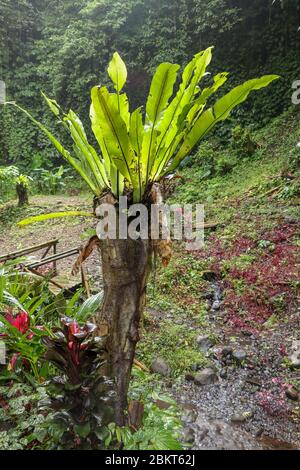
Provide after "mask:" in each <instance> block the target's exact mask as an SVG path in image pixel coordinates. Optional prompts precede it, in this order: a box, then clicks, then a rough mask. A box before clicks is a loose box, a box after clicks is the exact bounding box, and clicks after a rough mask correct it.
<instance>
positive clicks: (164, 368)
mask: <svg viewBox="0 0 300 470" xmlns="http://www.w3.org/2000/svg"><path fill="white" fill-rule="evenodd" d="M151 370H152V372H154V373H155V374H160V375H163V376H164V377H166V376H168V375H169V374H170V368H169V366H168V364H167V362H166V361H165V360H164V359H163V358H161V357H157V358H156V359H154V360H153V361H152V364H151Z"/></svg>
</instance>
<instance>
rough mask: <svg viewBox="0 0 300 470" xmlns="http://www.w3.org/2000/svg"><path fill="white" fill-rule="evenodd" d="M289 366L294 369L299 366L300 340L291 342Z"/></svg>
mask: <svg viewBox="0 0 300 470" xmlns="http://www.w3.org/2000/svg"><path fill="white" fill-rule="evenodd" d="M289 360H290V362H291V366H292V367H293V368H294V369H299V368H300V341H299V340H294V341H293V343H292V354H291V355H290V356H289Z"/></svg>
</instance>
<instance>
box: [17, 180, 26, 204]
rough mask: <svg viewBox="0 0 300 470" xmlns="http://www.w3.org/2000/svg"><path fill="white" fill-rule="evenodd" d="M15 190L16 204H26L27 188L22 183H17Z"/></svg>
mask: <svg viewBox="0 0 300 470" xmlns="http://www.w3.org/2000/svg"><path fill="white" fill-rule="evenodd" d="M16 191H17V196H18V206H19V207H22V206H27V205H28V204H29V199H28V188H27V187H26V186H24V185H23V184H17V186H16Z"/></svg>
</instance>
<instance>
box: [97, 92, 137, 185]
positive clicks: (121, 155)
mask: <svg viewBox="0 0 300 470" xmlns="http://www.w3.org/2000/svg"><path fill="white" fill-rule="evenodd" d="M92 103H93V108H94V112H95V116H94V126H99V128H100V129H101V131H102V135H103V139H104V141H105V145H106V147H107V152H108V154H109V156H110V158H111V159H112V161H113V163H114V164H115V166H116V167H117V168H118V170H119V171H120V172H121V174H122V175H123V176H124V177H125V178H126V179H127V180H128V181H129V182H131V183H132V184H134V181H135V179H136V176H137V175H136V171H135V156H134V152H133V149H132V147H131V145H130V141H129V136H128V132H127V127H126V123H125V122H124V120H123V119H122V118H121V116H120V113H119V111H118V109H117V108H116V106H115V102H114V99H110V94H109V92H108V90H107V89H106V88H105V87H102V88H99V87H94V88H93V89H92ZM100 145H101V141H100Z"/></svg>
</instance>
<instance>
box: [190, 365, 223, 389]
mask: <svg viewBox="0 0 300 470" xmlns="http://www.w3.org/2000/svg"><path fill="white" fill-rule="evenodd" d="M194 381H195V384H196V385H211V384H214V383H216V382H217V381H218V376H217V374H216V372H215V371H214V370H213V369H210V368H207V369H203V370H202V371H201V372H198V373H197V374H196V375H195V379H194Z"/></svg>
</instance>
